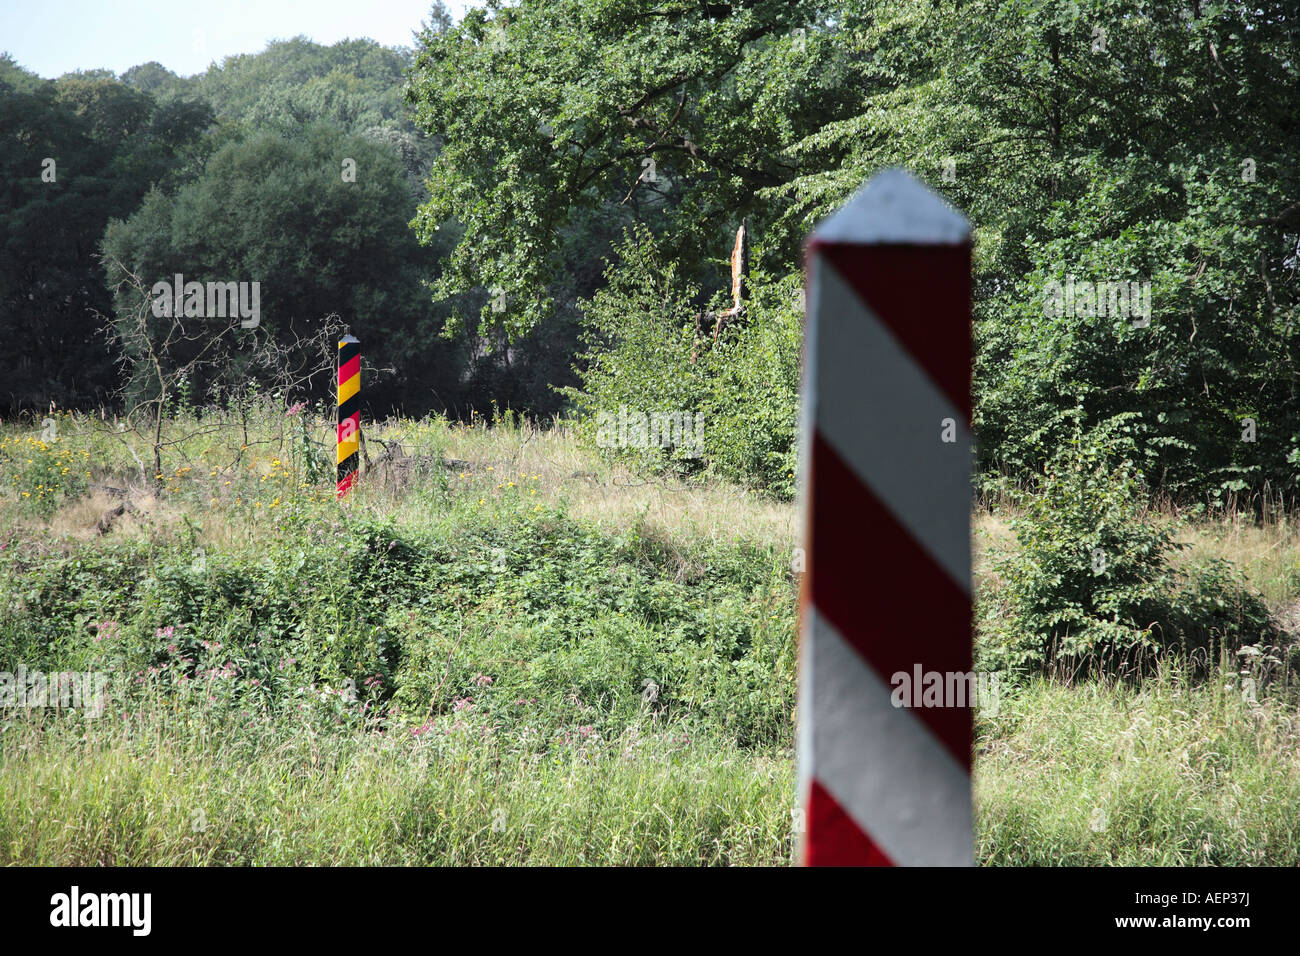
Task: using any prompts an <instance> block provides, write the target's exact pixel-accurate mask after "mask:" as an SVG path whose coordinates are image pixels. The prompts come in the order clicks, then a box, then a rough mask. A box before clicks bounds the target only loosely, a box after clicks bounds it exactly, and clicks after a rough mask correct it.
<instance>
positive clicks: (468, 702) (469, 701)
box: [452, 697, 474, 711]
mask: <svg viewBox="0 0 1300 956" xmlns="http://www.w3.org/2000/svg"><path fill="white" fill-rule="evenodd" d="M473 706H474V698H473V697H457V698H456V701H455V704H454V706H453V707H452V710H454V711H460V710H466V709H468V708H470V707H473Z"/></svg>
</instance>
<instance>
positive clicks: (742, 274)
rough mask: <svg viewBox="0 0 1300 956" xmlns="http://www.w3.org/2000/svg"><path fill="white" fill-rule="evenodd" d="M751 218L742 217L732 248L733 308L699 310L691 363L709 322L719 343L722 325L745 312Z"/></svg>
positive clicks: (714, 342)
mask: <svg viewBox="0 0 1300 956" xmlns="http://www.w3.org/2000/svg"><path fill="white" fill-rule="evenodd" d="M748 226H749V220H748V219H742V220H741V221H740V228H739V229H737V230H736V242H735V245H734V246H732V249H731V308H730V309H726V310H724V311H722V312H699V313H696V316H695V347H694V349H692V351H691V364H692V365H694V364H695V359H696V358H697V357H698V356H699V351H700V345H699V340H700V336H701V335H708V324H709V323H712V325H713V344H714V345H717V344H718V336H719V335H721V334H722V327H723V326H724V325H726V324H727V322H728V321H730V320H735V319H739V318H740V317H741V316H742V315H743V314H744V312H745V295H746V293H747V292H748V291H749V289H748V287H747V285H746V281H747V278H748V276H749V230H748Z"/></svg>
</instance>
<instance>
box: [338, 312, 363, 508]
mask: <svg viewBox="0 0 1300 956" xmlns="http://www.w3.org/2000/svg"><path fill="white" fill-rule="evenodd" d="M338 428H339V438H338V460H339V472H338V497H339V498H342V497H343V496H344V495H346V494H347V493H348V492H349V491H351V490H352V485H353V483H354V482H355V481H356V478H357V455H358V449H359V445H360V441H361V342H360V341H359V340H357V339H356V338H354V337H353V336H351V335H345V336H343V338H342V340H340V341H339V416H338Z"/></svg>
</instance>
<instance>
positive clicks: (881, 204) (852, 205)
mask: <svg viewBox="0 0 1300 956" xmlns="http://www.w3.org/2000/svg"><path fill="white" fill-rule="evenodd" d="M810 239H811V241H812V242H813V243H830V244H839V243H845V244H850V245H862V246H883V245H916V246H949V245H958V244H960V243H964V242H966V241H967V240H969V239H970V224H969V223H968V222H967V221H966V217H965V216H963V215H962V214H961V213H959V212H958V211H957V210H955V209H953V208H952V206H950V205H948V203H947V202H946V201H945V200H944V199H943V197H942V196H939V195H938V194H936V193H934V192H932V191H931V190H930V188H929V187H928V186H926V185H925V183H923V182H921V181H920V180H919V179H917V178H916V177H915V176H913V175H912V174H911V173H909V172H908V171H907V170H905V169H902V168H900V167H892V168H890V169H885V170H882V171H881V172H879V173H877V174H876V175H874V176H872V177H871V178H870V179H869V180H867V183H866V185H865V186H863V187H862V188H861V189H859V190H858V191H857V192H856V193H855V194H854V195H853V197H852V198H851V199H850V200H849V201H848V202H846V203H845V204H844V205H843V206H842V207H840V209H839V211H838V212H835V213H832V214H831V215H830V216H827V217H826V218H825V219H823V220H822V221H821V222H820V223H818V225H817V227H816V228H815V229H814V230H813V232H812V236H811V237H810Z"/></svg>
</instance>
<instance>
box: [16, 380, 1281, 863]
mask: <svg viewBox="0 0 1300 956" xmlns="http://www.w3.org/2000/svg"><path fill="white" fill-rule="evenodd" d="M310 415H311V410H310V409H306V410H303V411H300V412H298V413H297V414H290V415H286V414H285V412H284V410H283V409H282V408H277V407H276V406H275V405H274V404H273V403H268V404H267V405H266V406H264V407H263V408H262V409H261V410H260V411H259V412H258V414H256V415H255V416H253V418H252V420H251V421H250V422H249V423H248V424H247V427H245V424H244V423H242V422H241V423H238V424H236V423H234V422H233V421H225V420H224V419H222V418H219V417H217V416H214V415H212V414H206V415H203V416H195V415H193V414H184V415H176V416H174V417H173V418H172V419H171V420H169V421H168V422H167V423H166V427H165V429H164V434H163V438H164V439H165V440H167V441H169V442H172V444H169V445H167V446H166V451H165V456H164V462H165V465H164V469H163V470H161V471H155V470H154V469H153V468H152V467H151V466H150V463H151V461H152V450H151V448H150V447H149V442H148V441H147V440H146V439H144V438H141V437H139V436H136V435H134V434H133V433H131V432H129V431H118V429H117V427H116V425H115V423H114V422H113V421H112V419H107V420H104V419H101V418H99V417H91V418H87V417H81V416H68V415H61V416H56V424H55V426H54V427H53V428H52V429H51V428H49V427H48V426H46V428H45V434H44V438H42V437H41V432H42V429H41V428H40V427H35V426H28V427H26V428H23V427H21V426H17V425H8V426H6V427H5V428H4V429H3V430H2V431H0V489H3V491H0V494H2V495H3V499H0V500H2V501H3V504H0V601H3V602H4V604H5V606H6V608H7V611H8V613H7V614H6V615H5V617H4V620H3V623H0V670H3V669H6V668H7V669H9V670H13V669H15V668H16V667H17V665H18V664H20V663H21V664H23V665H25V666H26V667H27V668H28V669H29V670H42V671H45V672H54V671H60V670H74V671H97V672H103V673H107V674H108V675H109V676H110V699H109V701H108V703H107V706H106V708H105V710H104V713H103V715H102V716H100V717H99V718H98V719H94V720H88V719H84V718H82V717H81V716H78V715H76V714H73V713H68V712H61V711H59V710H55V709H33V708H5V709H0V862H4V863H28V864H50V863H72V864H78V863H86V864H118V865H122V864H170V863H222V864H227V863H230V864H245V863H259V864H290V863H319V864H363V863H410V864H501V863H530V864H565V863H578V864H648V863H667V864H687V865H696V864H741V865H744V864H778V865H779V864H786V863H788V862H790V860H791V858H792V836H793V834H792V823H793V820H794V819H795V817H794V814H793V813H792V811H793V809H794V803H795V799H794V768H793V754H792V742H793V734H794V717H795V715H794V713H793V705H794V686H795V639H794V637H795V635H794V631H795V610H796V598H797V586H798V583H797V575H795V574H794V573H793V572H792V571H791V555H792V550H793V548H794V546H795V545H796V543H797V540H796V534H797V530H796V529H797V525H796V520H795V512H794V508H793V506H791V505H788V504H779V503H773V502H770V501H766V500H763V499H761V498H758V497H755V496H753V495H750V494H747V493H745V492H744V491H743V490H741V489H738V488H735V487H733V486H728V485H724V484H719V483H707V482H706V483H697V484H687V483H683V482H680V481H676V480H672V479H663V478H647V477H644V476H637V475H634V474H631V473H629V472H627V471H626V470H625V469H623V468H621V467H620V466H618V465H617V464H611V463H609V462H606V461H604V460H602V459H601V458H599V457H598V456H597V455H595V454H594V453H593V452H592V451H589V450H587V449H585V448H584V447H582V446H581V444H580V442H579V441H578V440H577V438H576V437H575V435H574V434H573V433H572V432H571V431H569V430H567V429H566V428H564V427H550V428H545V429H539V428H535V427H532V426H529V425H527V424H519V423H516V422H513V421H511V420H509V419H508V418H506V419H500V420H498V421H497V422H495V423H491V424H490V425H489V423H482V424H479V425H474V426H463V425H458V424H449V423H447V422H443V421H438V420H426V421H420V422H413V421H392V422H388V423H385V424H383V425H381V426H374V427H371V428H370V429H369V430H368V431H367V436H366V437H367V451H368V454H369V456H370V458H371V459H372V460H373V461H374V462H376V464H375V467H374V468H373V470H372V471H371V472H370V474H369V475H368V476H367V480H366V481H364V482H363V483H362V484H361V485H360V486H359V487H358V489H357V491H356V492H355V493H354V494H353V495H352V496H351V497H350V498H349V499H348V500H347V502H346V504H344V505H343V506H340V505H339V504H337V503H336V502H335V501H334V498H333V483H332V475H331V472H332V461H330V460H328V458H326V457H322V453H325V454H326V455H328V453H329V452H332V445H331V444H330V443H329V430H328V427H326V426H324V425H322V424H321V423H320V422H319V420H317V421H315V422H314V423H313V421H312V419H311V418H310ZM1003 517H1004V516H1002V515H1000V514H998V515H995V514H991V513H988V512H985V513H981V514H980V515H979V516H978V518H977V525H978V528H979V531H980V534H979V535H977V548H978V549H979V550H978V552H977V569H980V571H981V572H982V570H983V567H984V562H983V560H982V555H983V554H984V550H985V548H987V546H988V544H989V543H990V542H991V541H997V540H1004V539H1005V537H1006V530H1005V525H1004V523H1003ZM1184 537H1185V540H1186V541H1187V542H1188V543H1189V544H1190V545H1191V550H1193V551H1195V552H1196V553H1198V554H1207V555H1213V556H1221V557H1226V558H1229V559H1231V560H1233V561H1234V562H1235V563H1237V564H1238V565H1239V566H1240V567H1241V568H1242V569H1243V570H1244V571H1245V572H1246V574H1247V576H1248V578H1249V579H1250V582H1251V584H1252V585H1253V586H1254V587H1255V588H1257V589H1258V590H1259V591H1261V592H1262V593H1263V594H1264V596H1265V597H1266V598H1267V600H1268V601H1269V604H1270V607H1271V608H1272V609H1273V611H1274V615H1275V617H1276V619H1277V620H1278V621H1279V622H1280V623H1281V624H1282V625H1283V626H1284V627H1286V628H1288V629H1291V628H1293V626H1294V624H1295V609H1296V607H1297V598H1300V537H1298V536H1297V535H1296V533H1295V530H1294V529H1293V528H1291V527H1290V526H1289V525H1288V524H1287V523H1286V522H1285V521H1274V522H1270V523H1268V524H1267V525H1264V526H1259V525H1255V524H1251V523H1249V522H1244V521H1240V520H1226V521H1221V522H1200V523H1193V524H1191V525H1189V527H1188V529H1187V530H1186V531H1185V532H1184ZM978 580H979V583H980V586H981V587H990V586H994V585H995V582H990V581H989V580H988V579H987V578H986V576H985V575H984V574H983V573H980V574H979V577H978ZM976 798H977V823H978V847H977V850H978V857H979V859H980V860H981V861H982V862H983V863H985V864H1010V865H1019V864H1041V865H1054V864H1146V863H1151V864H1158V863H1167V864H1206V863H1209V864H1228V863H1238V864H1250V863H1261V864H1273V865H1294V864H1296V863H1297V862H1300V840H1298V839H1297V836H1300V834H1297V832H1296V831H1297V829H1298V828H1300V714H1298V712H1297V707H1296V700H1295V696H1294V694H1293V692H1292V689H1291V688H1289V687H1287V686H1285V684H1284V682H1282V681H1275V682H1273V683H1261V686H1260V687H1259V689H1258V693H1257V695H1256V699H1255V700H1254V701H1251V700H1247V699H1245V698H1244V697H1243V694H1242V693H1241V691H1240V688H1239V684H1238V677H1237V674H1236V673H1235V669H1234V668H1223V669H1221V670H1220V672H1218V673H1217V674H1216V675H1215V676H1214V677H1213V678H1211V679H1210V680H1206V681H1200V682H1191V681H1189V680H1188V679H1187V678H1186V676H1185V675H1184V674H1183V673H1181V672H1180V671H1179V670H1178V669H1177V668H1173V667H1170V668H1167V669H1165V670H1164V671H1163V672H1162V673H1160V674H1159V675H1157V676H1156V677H1154V678H1152V679H1150V680H1147V681H1146V682H1144V683H1143V684H1142V685H1141V686H1135V685H1132V684H1113V683H1105V682H1099V681H1087V682H1077V683H1067V682H1061V681H1050V682H1049V681H1041V680H1038V681H1029V682H1023V683H1020V684H1018V685H1015V686H1012V687H1009V688H1007V689H1004V691H1003V695H1002V700H1001V706H1000V708H999V709H998V711H997V713H996V714H987V713H984V714H981V715H980V716H979V718H978V722H977V761H976Z"/></svg>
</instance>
